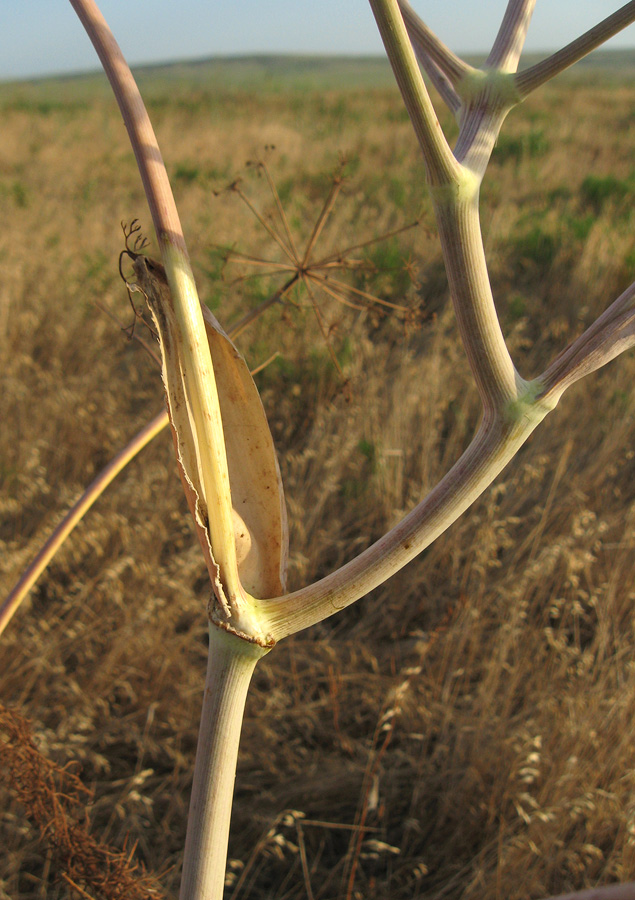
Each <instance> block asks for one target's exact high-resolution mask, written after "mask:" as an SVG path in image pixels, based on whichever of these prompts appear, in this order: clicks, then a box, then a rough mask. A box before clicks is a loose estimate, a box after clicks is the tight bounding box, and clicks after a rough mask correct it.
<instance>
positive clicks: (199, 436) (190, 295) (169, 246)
mask: <svg viewBox="0 0 635 900" xmlns="http://www.w3.org/2000/svg"><path fill="white" fill-rule="evenodd" d="M70 2H71V4H72V6H73V8H74V9H75V11H76V13H77V15H78V16H79V18H80V20H81V22H82V24H83V25H84V28H85V29H86V32H87V34H88V36H89V37H90V39H91V41H92V43H93V45H94V47H95V50H96V51H97V54H98V56H99V59H100V60H101V63H102V65H103V67H104V71H105V72H106V75H107V76H108V80H109V81H110V84H111V86H112V89H113V92H114V94H115V97H116V99H117V103H118V104H119V108H120V110H121V114H122V117H123V119H124V122H125V124H126V128H127V129H128V135H129V137H130V142H131V144H132V148H133V150H134V154H135V157H136V160H137V165H138V167H139V171H140V173H141V178H142V181H143V186H144V189H145V192H146V197H147V200H148V205H149V207H150V211H151V213H152V219H153V222H154V227H155V230H156V232H157V238H158V241H159V246H160V248H161V255H162V258H163V263H164V266H165V271H166V274H167V278H168V282H169V285H170V291H171V300H170V302H171V304H172V308H173V310H174V320H173V322H171V326H170V327H171V330H172V331H173V332H174V333H173V334H171V336H170V337H171V346H172V347H173V348H174V350H175V352H174V354H173V355H172V357H171V358H170V365H171V367H173V368H174V369H175V371H173V372H171V377H172V378H173V379H174V381H175V382H176V381H178V382H182V385H183V389H184V392H185V396H186V398H187V404H188V406H187V416H188V418H189V422H190V426H191V429H192V434H193V435H195V441H196V448H195V450H194V454H195V457H196V459H197V462H198V467H199V476H200V477H199V478H198V479H197V481H198V483H199V485H200V488H201V490H202V492H203V496H202V497H198V498H197V502H198V501H199V500H200V501H201V502H202V503H203V504H204V506H205V507H206V509H207V510H208V511H209V516H208V522H207V525H204V524H203V523H202V522H201V521H198V520H197V523H196V524H197V528H198V529H199V531H201V532H204V535H205V537H204V540H208V541H210V542H211V548H212V552H213V557H214V564H215V566H217V568H218V573H219V579H220V581H219V582H218V579H216V578H215V577H214V575H215V573H213V572H212V571H210V577H211V578H212V581H214V582H215V583H217V582H218V589H219V591H224V592H226V594H227V595H228V597H229V600H230V602H232V601H233V600H235V599H236V598H240V597H241V596H242V588H241V585H240V579H239V577H238V565H237V561H236V547H235V541H234V533H233V519H232V504H231V493H230V487H229V473H228V465H227V455H226V452H225V442H224V438H223V424H222V419H221V414H220V404H219V399H218V391H217V389H216V380H215V377H214V368H213V365H212V358H211V354H210V349H209V344H208V341H207V336H206V330H205V323H204V321H203V314H202V311H201V306H200V301H199V298H198V294H197V291H196V285H195V282H194V276H193V273H192V269H191V266H190V262H189V258H188V255H187V248H186V246H185V238H184V237H183V230H182V228H181V222H180V219H179V215H178V212H177V209H176V203H175V202H174V196H173V194H172V189H171V187H170V182H169V180H168V175H167V172H166V169H165V165H164V163H163V159H162V157H161V151H160V150H159V145H158V142H157V139H156V136H155V134H154V129H153V128H152V124H151V122H150V118H149V116H148V113H147V110H146V108H145V105H144V103H143V100H142V98H141V94H140V93H139V89H138V87H137V85H136V82H135V80H134V78H133V76H132V72H131V71H130V68H129V67H128V64H127V63H126V61H125V59H124V56H123V54H122V52H121V50H120V48H119V45H118V44H117V42H116V40H115V38H114V37H113V34H112V32H111V31H110V28H109V27H108V25H107V23H106V20H105V19H104V17H103V16H102V14H101V12H100V11H99V8H98V7H97V4H96V3H95V2H94V0H70ZM177 364H178V365H177ZM173 424H174V423H173ZM185 474H186V481H185V482H184V484H185V485H186V491H187V490H191V491H192V493H195V490H194V487H193V481H192V475H191V473H190V474H187V473H185Z"/></svg>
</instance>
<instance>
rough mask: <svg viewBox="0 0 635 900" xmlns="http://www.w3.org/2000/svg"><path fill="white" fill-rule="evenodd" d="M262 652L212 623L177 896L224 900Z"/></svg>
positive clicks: (181, 899) (191, 899)
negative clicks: (245, 734) (244, 737)
mask: <svg viewBox="0 0 635 900" xmlns="http://www.w3.org/2000/svg"><path fill="white" fill-rule="evenodd" d="M266 652H267V650H265V649H263V648H262V647H260V646H259V645H258V644H255V643H251V642H248V641H245V640H243V639H242V638H239V637H236V636H235V635H233V634H231V633H229V632H227V631H224V630H223V629H221V628H217V627H215V626H213V625H211V626H210V640H209V656H208V664H207V677H206V680H205V694H204V697H203V710H202V713H201V725H200V729H199V734H198V745H197V748H196V765H195V768H194V783H193V785H192V798H191V800H190V813H189V818H188V823H187V837H186V840H185V857H184V861H183V876H182V880H181V892H180V894H179V900H222V896H223V888H224V884H225V868H226V861H227V842H228V838H229V823H230V819H231V808H232V799H233V795H234V780H235V778H236V761H237V759H238V743H239V740H240V731H241V727H242V720H243V715H244V711H245V700H246V697H247V690H248V688H249V683H250V681H251V676H252V675H253V672H254V669H255V667H256V663H257V662H258V660H259V659H261V657H262V656H264V655H265V653H266Z"/></svg>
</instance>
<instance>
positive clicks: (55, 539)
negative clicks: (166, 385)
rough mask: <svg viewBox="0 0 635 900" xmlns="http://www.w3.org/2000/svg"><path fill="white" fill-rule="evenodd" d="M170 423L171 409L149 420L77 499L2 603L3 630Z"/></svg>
mask: <svg viewBox="0 0 635 900" xmlns="http://www.w3.org/2000/svg"><path fill="white" fill-rule="evenodd" d="M167 424H168V414H167V412H165V411H164V412H162V413H159V415H158V416H156V417H155V418H154V419H153V420H152V421H151V422H149V423H148V424H147V425H146V426H145V428H143V429H142V430H141V431H140V432H139V433H138V434H137V435H135V437H134V438H133V439H132V441H130V443H129V444H128V445H127V447H124V449H123V450H122V451H121V452H120V453H118V454H117V456H115V458H114V459H113V460H111V462H109V463H108V465H107V466H106V468H105V469H103V470H102V471H101V472H100V473H99V475H98V476H97V478H95V480H94V481H93V482H92V484H90V485H89V487H87V488H86V490H85V491H84V493H83V494H82V496H81V497H80V498H79V500H78V501H77V503H75V504H74V505H73V506H72V507H71V509H70V510H69V511H68V512H67V513H66V515H65V516H64V518H63V519H62V521H61V522H60V524H59V525H58V526H57V527H56V528H55V530H54V531H53V534H52V535H51V536H50V537H49V539H48V540H47V541H46V543H45V544H44V546H43V547H42V548H41V550H40V551H39V553H38V554H37V556H36V557H35V559H33V561H32V562H31V563H30V564H29V565H28V566H27V568H26V569H25V570H24V572H23V573H22V575H21V577H20V580H19V581H18V583H17V584H16V585H15V587H14V588H13V590H12V591H11V592H10V593H9V595H8V596H7V597H6V598H5V600H4V601H3V602H2V605H1V606H0V634H2V632H3V631H4V629H5V628H6V627H7V625H8V624H9V622H10V621H11V619H12V618H13V616H14V614H15V612H16V610H17V609H18V607H19V606H20V604H21V603H22V601H23V600H24V598H25V597H26V595H27V594H28V592H29V591H30V590H31V588H32V587H33V585H34V584H35V582H36V581H37V579H38V578H39V577H40V575H41V574H42V572H43V571H44V569H45V568H46V567H47V566H48V564H49V563H50V561H51V560H52V559H53V557H54V556H55V554H56V553H57V551H58V550H59V548H60V547H61V545H62V544H63V543H64V541H65V540H66V538H67V537H68V536H69V534H70V533H71V531H72V530H73V529H74V528H75V526H76V525H77V524H78V522H80V521H81V519H82V518H83V517H84V516H85V515H86V513H87V512H88V510H89V509H90V508H91V506H92V505H93V503H94V502H95V501H96V500H97V498H98V497H100V496H101V495H102V494H103V492H104V491H105V490H106V488H107V487H108V485H109V484H110V483H111V482H112V481H113V480H114V479H115V478H116V477H117V475H118V474H119V473H120V472H121V470H122V469H123V468H124V467H125V466H127V465H128V463H129V462H130V460H131V459H132V458H133V457H134V456H136V455H137V453H139V452H140V451H141V450H143V448H144V447H145V446H146V445H147V444H149V443H150V441H151V440H152V439H153V438H154V437H155V436H156V435H157V434H159V432H160V431H162V430H163V429H164V428H165V426H166V425H167Z"/></svg>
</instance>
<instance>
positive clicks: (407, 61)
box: [370, 0, 460, 185]
mask: <svg viewBox="0 0 635 900" xmlns="http://www.w3.org/2000/svg"><path fill="white" fill-rule="evenodd" d="M370 5H371V7H372V10H373V13H374V14H375V18H376V20H377V25H378V28H379V33H380V34H381V37H382V40H383V42H384V46H385V48H386V53H387V54H388V59H389V60H390V64H391V66H392V69H393V72H394V73H395V78H396V80H397V84H398V85H399V89H400V90H401V94H402V96H403V99H404V103H405V104H406V109H407V110H408V114H409V115H410V119H411V121H412V124H413V127H414V130H415V134H416V135H417V138H418V139H419V143H420V145H421V149H422V151H423V159H424V162H425V165H426V171H427V175H428V180H429V182H430V184H431V185H445V184H456V183H457V182H458V181H459V179H460V167H459V165H458V163H457V162H456V160H455V159H454V156H453V155H452V151H451V150H450V148H449V146H448V143H447V141H446V139H445V137H444V135H443V131H442V130H441V126H440V124H439V121H438V119H437V116H436V113H435V111H434V107H433V106H432V102H431V100H430V97H429V96H428V91H427V90H426V86H425V84H424V81H423V76H422V75H421V71H420V69H419V66H418V65H417V59H416V57H415V54H414V50H413V49H412V44H411V43H410V39H409V37H408V32H407V30H406V26H405V24H404V20H403V18H402V15H401V12H400V11H399V6H398V3H397V0H370Z"/></svg>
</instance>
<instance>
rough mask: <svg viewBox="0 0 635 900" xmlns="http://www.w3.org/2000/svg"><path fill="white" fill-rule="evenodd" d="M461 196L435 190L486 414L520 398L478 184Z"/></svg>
mask: <svg viewBox="0 0 635 900" xmlns="http://www.w3.org/2000/svg"><path fill="white" fill-rule="evenodd" d="M462 192H463V193H465V194H466V195H467V196H465V197H463V196H461V192H459V194H458V196H457V195H455V194H451V193H450V192H449V191H448V192H445V191H443V189H441V190H439V191H435V192H433V199H434V202H435V209H436V214H437V224H438V227H439V235H440V237H441V246H442V248H443V256H444V260H445V267H446V270H447V273H448V281H449V283H450V294H451V296H452V302H453V304H454V311H455V314H456V317H457V321H458V325H459V330H460V333H461V338H462V340H463V344H464V346H465V351H466V353H467V358H468V361H469V363H470V368H471V370H472V373H473V375H474V378H475V381H476V386H477V388H478V391H479V394H480V396H481V400H482V401H483V405H484V407H485V410H486V412H489V411H491V412H495V411H500V410H502V409H504V408H505V406H506V405H507V404H508V403H509V402H510V401H511V400H513V398H515V396H516V393H517V376H516V372H515V370H514V364H513V362H512V360H511V357H510V355H509V352H508V350H507V346H506V344H505V339H504V337H503V333H502V331H501V328H500V324H499V322H498V316H497V314H496V308H495V306H494V299H493V297H492V291H491V287H490V283H489V276H488V273H487V263H486V260H485V251H484V248H483V240H482V237H481V230H480V224H479V215H478V192H477V182H476V180H475V179H471V178H470V177H469V173H466V176H465V185H464V187H463V191H462Z"/></svg>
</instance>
